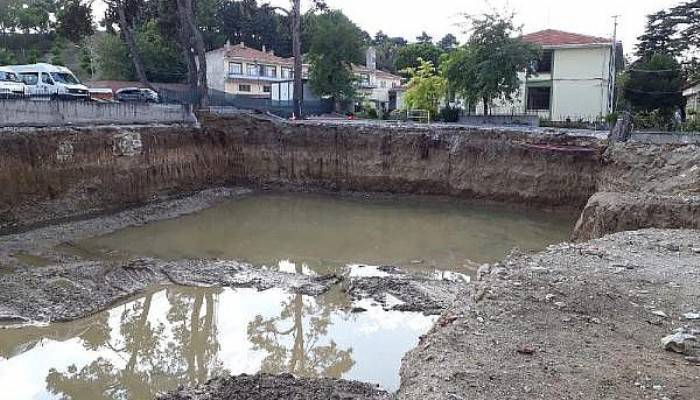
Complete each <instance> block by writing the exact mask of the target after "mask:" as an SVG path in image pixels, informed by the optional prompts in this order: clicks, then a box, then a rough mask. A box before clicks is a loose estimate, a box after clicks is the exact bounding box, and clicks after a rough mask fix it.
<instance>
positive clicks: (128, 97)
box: [114, 87, 160, 103]
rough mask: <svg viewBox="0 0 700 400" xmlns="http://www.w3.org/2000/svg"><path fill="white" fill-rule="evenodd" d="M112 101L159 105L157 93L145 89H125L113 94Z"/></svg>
mask: <svg viewBox="0 0 700 400" xmlns="http://www.w3.org/2000/svg"><path fill="white" fill-rule="evenodd" d="M114 99H115V100H117V101H123V102H128V103H159V102H160V96H158V93H156V92H155V91H153V90H151V89H147V88H138V87H126V88H122V89H119V90H117V91H116V93H114Z"/></svg>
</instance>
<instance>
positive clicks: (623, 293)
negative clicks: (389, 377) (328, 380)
mask: <svg viewBox="0 0 700 400" xmlns="http://www.w3.org/2000/svg"><path fill="white" fill-rule="evenodd" d="M480 278H481V281H480V282H478V283H476V284H474V285H471V286H470V287H469V290H468V291H466V292H465V293H463V295H462V296H461V300H459V301H458V302H456V303H455V304H454V306H453V307H452V308H451V309H450V310H449V311H447V312H446V313H444V314H443V315H442V316H441V318H440V320H439V321H438V322H437V324H436V325H435V326H434V328H433V329H432V331H431V332H430V333H429V334H427V335H426V336H425V337H423V338H422V340H421V342H420V344H419V345H418V347H417V348H416V349H415V350H413V351H412V352H411V353H409V355H407V357H406V358H405V359H404V363H403V366H402V370H401V377H402V385H401V389H400V390H399V393H398V398H400V399H411V400H412V399H420V400H427V399H494V398H498V399H523V398H527V399H535V398H548V399H555V398H556V399H582V400H583V399H592V398H596V399H613V398H614V399H687V400H690V399H696V398H697V393H698V390H700V368H699V367H698V366H697V365H695V364H696V363H697V362H698V358H697V357H698V354H699V353H700V349H699V347H698V342H695V341H692V340H690V339H688V340H687V341H686V342H685V346H686V348H685V351H684V354H679V353H676V352H672V351H668V350H664V349H663V347H662V342H661V340H662V338H665V337H667V336H668V335H671V334H673V332H674V330H676V332H681V333H683V334H686V335H693V336H696V337H697V335H698V333H700V320H699V319H696V318H698V317H699V316H696V315H693V313H698V312H699V311H700V231H693V230H687V231H682V230H675V231H674V230H644V231H637V232H625V233H618V234H615V235H610V236H606V237H604V238H602V239H599V240H594V241H590V242H587V243H582V244H575V245H574V244H561V245H556V246H551V247H550V248H549V249H548V250H546V251H544V252H542V253H538V254H535V255H524V254H512V255H511V256H509V257H508V258H507V259H506V260H505V261H503V262H502V263H499V264H496V265H491V266H487V267H482V268H481V269H480Z"/></svg>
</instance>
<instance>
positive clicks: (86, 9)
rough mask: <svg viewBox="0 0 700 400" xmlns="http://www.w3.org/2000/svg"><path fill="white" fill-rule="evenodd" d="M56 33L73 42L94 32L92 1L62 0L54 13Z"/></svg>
mask: <svg viewBox="0 0 700 400" xmlns="http://www.w3.org/2000/svg"><path fill="white" fill-rule="evenodd" d="M56 23H57V26H56V33H58V34H59V35H60V36H63V37H65V38H66V39H68V40H70V41H71V42H73V43H79V42H80V41H81V40H82V39H83V38H84V37H86V36H90V35H92V34H93V33H94V32H95V28H94V26H93V21H92V2H83V1H82V0H64V1H62V4H61V6H60V7H59V9H58V12H57V13H56Z"/></svg>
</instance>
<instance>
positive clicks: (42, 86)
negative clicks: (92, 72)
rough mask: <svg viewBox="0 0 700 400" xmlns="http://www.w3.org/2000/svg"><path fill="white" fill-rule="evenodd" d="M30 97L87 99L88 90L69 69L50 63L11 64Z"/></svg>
mask: <svg viewBox="0 0 700 400" xmlns="http://www.w3.org/2000/svg"><path fill="white" fill-rule="evenodd" d="M10 68H11V69H12V70H13V71H14V72H16V73H17V75H19V77H20V79H22V81H24V83H25V85H27V88H28V89H29V95H30V96H32V97H46V98H51V99H61V100H89V99H90V91H89V90H88V88H87V87H86V86H85V85H83V84H82V83H80V80H79V79H78V78H76V77H75V75H73V73H72V72H71V70H69V69H68V68H66V67H60V66H56V65H51V64H30V65H13V66H11V67H10Z"/></svg>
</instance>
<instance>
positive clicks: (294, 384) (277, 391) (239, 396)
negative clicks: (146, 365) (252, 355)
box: [157, 374, 391, 400]
mask: <svg viewBox="0 0 700 400" xmlns="http://www.w3.org/2000/svg"><path fill="white" fill-rule="evenodd" d="M390 398H391V397H390V395H389V394H388V393H387V392H384V391H381V390H379V389H377V388H376V387H374V386H372V385H369V384H366V383H360V382H352V381H343V380H336V379H302V378H295V377H293V376H292V375H279V376H272V375H265V374H259V375H253V376H251V375H242V376H238V377H231V378H221V379H214V380H212V381H210V382H208V383H207V384H206V385H202V386H198V387H194V388H190V389H182V390H180V391H178V392H176V393H171V394H164V395H162V396H159V397H158V398H157V399H158V400H277V399H304V400H388V399H390Z"/></svg>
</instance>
